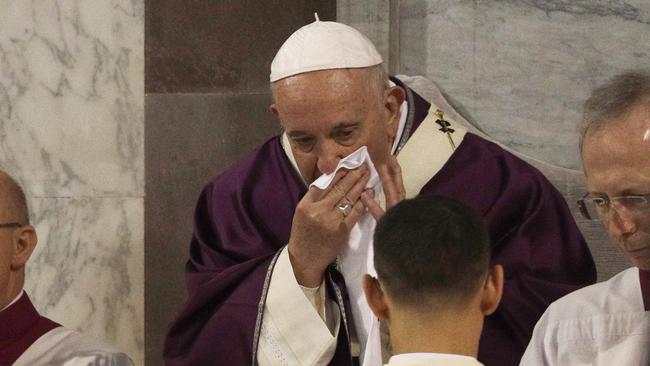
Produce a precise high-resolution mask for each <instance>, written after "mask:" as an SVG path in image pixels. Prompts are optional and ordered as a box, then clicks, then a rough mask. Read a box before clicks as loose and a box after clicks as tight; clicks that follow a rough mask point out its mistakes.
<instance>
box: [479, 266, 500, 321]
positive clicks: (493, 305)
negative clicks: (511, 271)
mask: <svg viewBox="0 0 650 366" xmlns="http://www.w3.org/2000/svg"><path fill="white" fill-rule="evenodd" d="M501 295H503V267H502V266H501V265H498V264H496V265H494V266H492V267H491V268H490V270H489V271H488V276H487V280H486V281H485V285H483V290H482V293H481V312H482V313H483V315H486V316H487V315H490V314H492V313H493V312H494V311H495V310H496V309H497V307H499V302H500V301H501Z"/></svg>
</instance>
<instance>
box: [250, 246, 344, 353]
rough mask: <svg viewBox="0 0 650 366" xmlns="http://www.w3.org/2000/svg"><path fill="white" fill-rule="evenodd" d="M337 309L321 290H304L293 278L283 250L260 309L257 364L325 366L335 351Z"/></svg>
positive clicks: (322, 289)
mask: <svg viewBox="0 0 650 366" xmlns="http://www.w3.org/2000/svg"><path fill="white" fill-rule="evenodd" d="M339 327H340V313H339V309H338V306H336V304H335V303H334V302H333V301H331V300H329V299H328V298H327V296H326V294H325V286H324V285H321V286H320V287H319V288H318V289H310V288H304V287H302V288H301V286H300V285H299V284H298V282H297V281H296V278H295V276H294V274H293V268H292V267H291V262H290V260H289V252H288V250H287V248H286V247H285V248H283V249H282V253H280V256H279V257H278V260H277V262H276V264H275V267H274V269H273V274H272V276H271V283H270V285H269V290H268V295H267V298H266V303H265V306H264V314H263V317H262V327H261V331H260V338H259V345H258V352H257V361H258V363H259V364H260V366H267V365H326V364H327V363H328V362H329V361H330V360H331V359H332V357H333V356H334V352H335V351H336V335H337V334H338V330H339Z"/></svg>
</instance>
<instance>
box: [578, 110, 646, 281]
mask: <svg viewBox="0 0 650 366" xmlns="http://www.w3.org/2000/svg"><path fill="white" fill-rule="evenodd" d="M612 122H613V123H612V124H610V125H607V126H606V127H603V128H602V129H597V130H595V131H590V132H589V133H588V134H587V136H586V138H585V141H584V145H583V149H582V159H583V165H584V168H585V174H586V176H587V188H588V190H589V192H590V193H591V194H595V195H607V196H608V197H616V196H626V195H648V194H650V107H648V106H637V107H636V108H633V109H632V110H631V111H630V112H629V113H626V114H625V115H623V116H621V117H620V118H618V119H617V120H616V121H612ZM601 219H602V221H603V224H604V225H605V228H606V229H607V232H608V234H609V237H610V239H611V241H612V242H613V243H614V244H615V245H616V246H617V247H618V248H619V249H620V250H621V251H622V252H623V253H624V254H625V256H626V257H627V258H628V259H630V261H632V263H633V264H634V265H635V266H637V267H639V268H641V269H647V270H650V208H646V209H645V210H644V211H643V210H642V211H640V212H639V211H638V210H636V211H635V210H630V209H627V208H626V207H621V206H616V205H614V206H613V207H610V209H609V211H608V212H607V213H605V214H604V215H602V216H601Z"/></svg>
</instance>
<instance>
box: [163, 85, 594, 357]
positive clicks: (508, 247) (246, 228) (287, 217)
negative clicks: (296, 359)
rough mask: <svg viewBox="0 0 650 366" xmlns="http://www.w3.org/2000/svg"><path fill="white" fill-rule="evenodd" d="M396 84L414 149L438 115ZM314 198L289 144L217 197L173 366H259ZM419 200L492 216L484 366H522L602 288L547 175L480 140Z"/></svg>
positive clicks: (177, 324) (203, 221) (193, 254)
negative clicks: (303, 214) (559, 321)
mask: <svg viewBox="0 0 650 366" xmlns="http://www.w3.org/2000/svg"><path fill="white" fill-rule="evenodd" d="M393 81H395V82H396V83H398V84H399V85H400V86H402V87H403V88H404V89H405V90H407V102H408V106H409V109H408V116H407V123H406V126H407V127H406V129H405V131H404V133H403V134H402V137H401V138H402V140H404V141H401V142H400V144H402V143H404V142H405V143H406V146H405V148H406V147H408V141H407V139H408V137H409V136H412V135H413V132H414V131H416V130H417V129H418V127H419V126H420V124H421V123H422V121H423V120H424V119H425V117H426V116H427V114H428V112H429V108H430V104H429V103H428V102H427V101H425V100H424V99H422V98H421V97H420V96H419V95H417V94H416V93H414V92H413V91H411V90H410V89H408V88H407V87H405V86H403V85H402V84H401V82H400V81H399V80H396V79H393ZM444 128H445V126H443V125H441V129H444ZM398 159H399V155H398ZM420 163H422V164H426V162H420ZM305 192H306V187H305V185H304V183H303V181H302V179H301V178H300V176H299V174H298V172H297V171H296V170H295V169H294V168H293V166H292V165H291V163H290V161H289V160H288V158H287V156H286V154H285V152H284V151H283V147H282V145H281V137H280V136H276V137H274V138H272V139H270V140H269V141H267V142H266V143H264V144H263V145H262V146H261V147H260V148H258V149H257V150H255V151H253V152H252V153H251V154H249V155H248V156H247V157H246V158H244V159H243V160H242V161H240V162H239V163H238V164H237V165H235V166H234V167H232V168H230V169H229V170H228V171H226V172H224V173H223V174H221V175H220V176H218V177H217V178H215V179H214V180H213V181H212V182H210V183H208V184H207V185H206V186H205V188H204V190H203V192H202V193H201V195H200V197H199V200H198V203H197V206H196V211H195V226H194V234H193V238H192V241H191V244H190V258H189V260H188V263H187V266H186V280H187V286H188V290H189V299H188V302H187V304H186V305H185V307H184V309H183V310H182V311H181V313H180V314H179V316H178V317H177V319H176V320H175V321H174V322H173V323H172V325H171V327H170V330H169V333H168V336H167V340H166V344H165V354H164V357H165V360H166V362H167V364H168V365H250V364H253V363H254V352H256V348H257V343H258V339H259V329H260V324H261V322H262V319H261V315H262V314H263V310H264V299H265V296H266V291H265V290H266V288H267V286H268V282H269V279H270V277H271V271H269V268H271V269H272V264H273V261H274V260H275V259H276V258H277V257H276V254H278V251H279V250H280V249H281V248H282V247H283V246H284V245H286V243H287V242H288V239H289V233H290V230H291V221H292V217H293V213H294V209H295V207H296V205H297V204H298V201H299V200H300V198H301V197H302V196H303V195H304V193H305ZM419 194H436V195H442V196H446V197H451V198H453V199H456V200H459V201H462V202H464V203H465V204H468V205H470V206H473V207H475V208H476V209H478V210H479V211H481V212H482V213H483V216H484V218H485V220H486V222H487V225H488V228H489V231H490V236H491V240H492V260H493V262H494V263H498V264H501V265H503V267H504V269H505V285H504V294H503V299H502V302H501V304H500V306H499V308H498V309H497V311H496V312H495V313H494V314H493V315H491V316H489V317H487V318H486V321H485V326H484V328H483V333H482V336H481V343H480V347H479V356H478V359H479V361H481V362H482V363H484V364H485V365H488V366H497V365H499V366H501V365H517V364H518V363H519V360H520V358H521V355H522V354H523V352H524V350H525V348H526V345H527V344H528V341H529V340H530V338H531V335H532V331H533V327H534V326H535V323H536V322H537V320H538V319H539V318H540V316H541V315H542V313H543V312H544V311H545V309H546V308H547V307H548V305H549V304H550V303H551V302H553V301H554V300H556V299H558V298H559V297H561V296H563V295H565V294H567V293H569V292H571V291H574V290H576V289H578V288H581V287H584V286H586V285H589V284H592V283H594V282H595V279H596V270H595V266H594V263H593V260H592V258H591V254H590V252H589V249H588V247H587V245H586V243H585V241H584V239H583V237H582V235H581V234H580V231H579V230H578V227H577V225H576V224H575V221H574V220H573V217H572V216H571V213H570V211H569V209H568V207H567V205H566V203H565V201H564V198H563V197H562V195H561V194H560V193H559V192H558V191H557V190H556V189H555V188H554V187H553V186H552V185H551V183H550V182H548V180H547V179H546V178H545V177H544V176H543V175H542V174H541V173H540V172H539V171H538V170H537V169H535V168H533V167H532V166H530V165H529V164H527V163H526V162H524V161H522V160H521V159H519V158H517V157H515V156H514V155H512V154H511V153H509V152H507V151H505V150H503V149H502V148H500V147H499V146H497V145H496V144H494V143H492V142H489V141H487V140H485V139H483V138H480V137H478V136H476V135H474V134H471V133H467V134H466V135H465V136H464V138H463V140H462V142H461V143H460V144H459V145H458V146H457V148H456V150H455V151H454V152H453V154H452V155H451V157H450V158H449V159H448V160H447V161H446V162H445V163H444V165H443V166H442V168H441V169H440V170H439V171H438V172H437V173H435V175H433V176H432V177H429V180H428V182H424V185H423V187H422V189H421V190H420V191H419ZM328 271H329V273H328V274H327V276H326V277H327V278H328V281H326V282H327V283H326V285H327V288H328V291H327V292H328V295H329V296H331V297H332V300H335V301H336V302H337V303H338V304H339V307H341V308H342V310H343V311H342V312H345V307H346V304H345V303H346V301H347V294H346V293H345V284H344V283H343V282H344V281H343V280H342V276H341V274H340V273H338V271H337V270H336V269H335V268H334V267H331V268H330V269H329V270H328ZM335 295H340V296H335ZM343 320H345V319H343ZM343 323H345V322H343ZM349 326H350V325H349V324H342V325H341V327H340V328H339V331H338V337H337V347H336V352H335V353H334V355H333V358H332V360H331V362H330V364H331V365H350V364H352V361H351V357H350V350H349V345H348V334H347V332H346V330H347V329H348V327H349ZM305 342H309V340H308V339H305Z"/></svg>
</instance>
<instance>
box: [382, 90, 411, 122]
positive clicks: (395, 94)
mask: <svg viewBox="0 0 650 366" xmlns="http://www.w3.org/2000/svg"><path fill="white" fill-rule="evenodd" d="M405 98H406V92H405V91H404V89H402V87H401V86H398V85H395V86H392V87H390V88H388V89H386V102H385V106H386V108H387V109H388V110H389V111H390V112H391V114H393V115H396V114H397V113H398V112H399V111H400V108H401V107H402V103H404V99H405Z"/></svg>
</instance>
